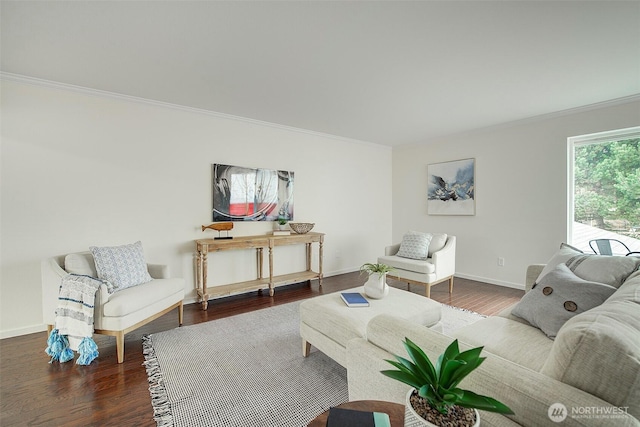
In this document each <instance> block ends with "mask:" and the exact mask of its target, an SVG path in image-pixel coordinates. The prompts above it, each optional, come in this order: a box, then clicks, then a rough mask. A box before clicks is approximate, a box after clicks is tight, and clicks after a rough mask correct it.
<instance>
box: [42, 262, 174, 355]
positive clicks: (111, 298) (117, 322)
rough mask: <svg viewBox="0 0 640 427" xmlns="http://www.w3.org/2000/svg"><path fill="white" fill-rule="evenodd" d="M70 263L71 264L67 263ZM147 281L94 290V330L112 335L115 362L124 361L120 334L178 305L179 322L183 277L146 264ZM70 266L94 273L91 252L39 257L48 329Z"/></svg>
mask: <svg viewBox="0 0 640 427" xmlns="http://www.w3.org/2000/svg"><path fill="white" fill-rule="evenodd" d="M70 263H72V265H73V266H72V267H70ZM147 268H148V270H149V274H150V275H151V277H152V278H153V280H151V281H150V282H147V283H143V284H141V285H137V286H133V287H130V288H126V289H123V290H120V291H117V292H114V293H112V294H109V293H108V292H107V287H106V285H100V287H99V288H98V291H97V292H96V299H95V308H94V321H93V325H94V329H95V330H94V333H96V334H102V335H110V336H115V337H116V352H117V358H118V363H122V362H124V335H125V334H127V333H129V332H131V331H133V330H135V329H137V328H139V327H141V326H143V325H145V324H147V323H149V322H151V321H152V320H155V319H157V318H159V317H160V316H162V315H164V314H166V313H168V312H169V311H171V310H173V309H174V308H177V309H178V323H179V325H182V315H183V307H182V304H183V302H182V301H183V299H184V279H181V278H173V279H170V278H169V267H168V266H166V265H160V264H147ZM67 270H72V271H73V272H74V273H77V274H86V275H87V276H91V277H98V273H97V271H96V267H95V263H94V260H93V256H92V255H91V253H89V252H82V253H75V254H69V255H66V256H65V255H62V256H57V257H53V258H48V259H45V260H43V261H42V265H41V273H42V317H43V320H44V323H45V324H46V325H47V330H48V332H49V333H50V332H51V330H52V329H53V328H54V324H55V318H56V316H55V311H56V308H57V306H58V289H59V288H60V282H61V280H62V278H63V277H64V276H66V275H67V274H69V273H68V272H67Z"/></svg>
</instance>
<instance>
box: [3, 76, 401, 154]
mask: <svg viewBox="0 0 640 427" xmlns="http://www.w3.org/2000/svg"><path fill="white" fill-rule="evenodd" d="M0 80H7V81H13V82H17V83H23V84H28V85H33V86H41V87H45V88H49V89H57V90H64V91H69V92H76V93H81V94H84V95H89V96H96V97H99V98H105V99H116V100H119V101H125V102H134V103H137V104H144V105H151V106H154V107H161V108H168V109H172V110H178V111H183V112H187V113H194V114H202V115H206V116H211V117H216V118H221V119H226V120H234V121H239V122H244V123H249V124H253V125H257V126H264V127H270V128H275V129H279V130H284V131H288V132H297V133H303V134H306V135H311V136H316V137H320V138H329V139H333V140H337V141H342V142H348V143H351V144H360V145H367V146H370V147H377V148H382V149H387V150H391V147H389V146H386V145H383V144H377V143H375V142H369V141H362V140H359V139H355V138H347V137H344V136H338V135H332V134H329V133H323V132H317V131H313V130H309V129H302V128H297V127H294V126H287V125H281V124H278V123H272V122H266V121H262V120H256V119H250V118H248V117H242V116H235V115H233V114H226V113H220V112H217V111H212V110H206V109H204V108H195V107H188V106H186V105H180V104H173V103H170V102H164V101H157V100H154V99H148V98H142V97H139V96H131V95H125V94H121V93H117V92H110V91H106V90H101V89H92V88H88V87H85V86H77V85H73V84H69V83H61V82H56V81H52V80H45V79H40V78H37V77H30V76H25V75H22V74H14V73H7V72H4V71H0Z"/></svg>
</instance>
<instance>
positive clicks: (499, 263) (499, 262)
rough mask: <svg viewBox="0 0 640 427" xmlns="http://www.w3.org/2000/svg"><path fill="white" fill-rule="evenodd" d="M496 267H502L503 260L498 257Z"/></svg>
mask: <svg viewBox="0 0 640 427" xmlns="http://www.w3.org/2000/svg"><path fill="white" fill-rule="evenodd" d="M498 267H504V258H503V257H498Z"/></svg>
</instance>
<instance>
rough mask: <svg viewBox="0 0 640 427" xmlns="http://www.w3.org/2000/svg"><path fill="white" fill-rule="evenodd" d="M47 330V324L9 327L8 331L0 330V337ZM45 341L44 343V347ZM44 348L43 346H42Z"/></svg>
mask: <svg viewBox="0 0 640 427" xmlns="http://www.w3.org/2000/svg"><path fill="white" fill-rule="evenodd" d="M46 330H47V325H44V324H43V325H33V326H27V327H26V328H18V329H9V330H8V331H0V339H5V338H13V337H18V336H22V335H29V334H35V333H36V332H44V331H46ZM46 344H47V343H46V341H45V342H44V345H45V347H46ZM43 349H44V347H43Z"/></svg>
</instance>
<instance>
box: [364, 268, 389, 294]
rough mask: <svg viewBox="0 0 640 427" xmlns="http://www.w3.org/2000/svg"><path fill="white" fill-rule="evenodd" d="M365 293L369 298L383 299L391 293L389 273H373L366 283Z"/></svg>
mask: <svg viewBox="0 0 640 427" xmlns="http://www.w3.org/2000/svg"><path fill="white" fill-rule="evenodd" d="M364 293H365V294H367V296H368V297H369V298H373V299H381V298H384V297H386V296H387V294H388V293H389V285H387V275H386V273H385V274H378V273H371V274H370V275H369V279H368V280H367V282H366V283H365V284H364Z"/></svg>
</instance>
